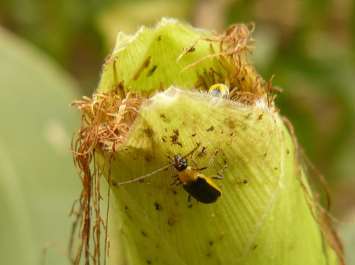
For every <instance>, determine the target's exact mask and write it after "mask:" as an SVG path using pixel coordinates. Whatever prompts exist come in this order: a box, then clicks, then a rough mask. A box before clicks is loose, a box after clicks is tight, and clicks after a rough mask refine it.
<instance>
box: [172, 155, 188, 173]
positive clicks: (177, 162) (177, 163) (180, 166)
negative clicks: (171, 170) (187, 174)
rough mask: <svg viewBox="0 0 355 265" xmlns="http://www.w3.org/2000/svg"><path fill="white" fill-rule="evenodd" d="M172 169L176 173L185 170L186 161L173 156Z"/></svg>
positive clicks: (180, 157) (178, 156)
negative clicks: (173, 168) (174, 169)
mask: <svg viewBox="0 0 355 265" xmlns="http://www.w3.org/2000/svg"><path fill="white" fill-rule="evenodd" d="M174 167H175V168H176V170H177V171H183V170H185V169H186V168H187V159H186V158H184V157H182V156H181V155H176V156H174Z"/></svg>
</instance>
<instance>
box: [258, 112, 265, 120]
mask: <svg viewBox="0 0 355 265" xmlns="http://www.w3.org/2000/svg"><path fill="white" fill-rule="evenodd" d="M263 116H264V113H260V114H259V116H258V121H260V120H262V118H263Z"/></svg>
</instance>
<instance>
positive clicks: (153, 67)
mask: <svg viewBox="0 0 355 265" xmlns="http://www.w3.org/2000/svg"><path fill="white" fill-rule="evenodd" d="M157 68H158V66H157V65H156V64H155V65H153V66H152V68H150V69H149V70H148V73H147V77H150V76H152V75H153V74H154V72H155V70H157Z"/></svg>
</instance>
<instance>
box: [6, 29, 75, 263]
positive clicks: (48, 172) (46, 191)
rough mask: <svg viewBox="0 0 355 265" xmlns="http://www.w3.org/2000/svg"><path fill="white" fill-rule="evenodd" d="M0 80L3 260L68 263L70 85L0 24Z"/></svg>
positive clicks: (72, 187) (72, 182)
mask: <svg viewBox="0 0 355 265" xmlns="http://www.w3.org/2000/svg"><path fill="white" fill-rule="evenodd" d="M0 87H1V97H0V113H1V115H0V117H1V124H0V209H1V220H0V234H1V237H0V257H1V263H2V264H27V265H31V264H40V262H45V263H42V264H54V265H55V264H58V265H59V264H67V263H68V260H67V257H66V254H67V244H68V240H69V234H70V228H71V220H70V219H69V217H68V214H69V211H70V207H71V205H72V203H73V201H74V199H76V196H77V191H78V190H79V187H80V186H79V178H78V177H77V175H76V172H75V170H74V168H73V166H72V161H71V155H70V150H69V146H70V138H71V134H72V132H73V130H74V128H75V124H76V123H77V119H76V118H75V115H74V112H73V111H71V110H70V108H69V104H70V102H71V101H72V100H73V98H74V97H75V96H74V93H73V91H74V90H75V89H76V86H75V84H74V83H73V81H72V80H70V78H68V77H67V76H66V75H65V74H63V73H61V71H60V69H58V68H57V67H55V66H54V65H53V64H52V63H51V62H49V61H48V59H47V58H45V57H44V56H43V55H41V54H39V53H38V51H36V50H35V49H33V47H31V46H28V45H27V44H24V43H23V42H22V41H19V40H18V39H17V38H15V37H14V36H12V35H10V34H9V33H7V32H5V31H4V30H2V29H1V28H0Z"/></svg>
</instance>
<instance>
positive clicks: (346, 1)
mask: <svg viewBox="0 0 355 265" xmlns="http://www.w3.org/2000/svg"><path fill="white" fill-rule="evenodd" d="M161 16H176V17H178V18H181V19H185V20H187V21H189V22H191V23H192V24H193V25H195V26H200V27H213V28H214V29H216V30H221V29H223V27H224V26H226V25H229V24H231V23H235V22H249V21H254V22H255V23H256V31H255V34H254V36H255V39H256V49H255V53H254V55H253V60H254V62H255V64H256V67H257V69H258V71H260V72H261V74H262V75H263V76H264V77H265V78H266V79H269V78H271V76H272V75H273V74H275V78H274V82H273V83H274V84H275V85H277V86H280V87H281V88H283V90H284V92H283V93H281V94H280V95H279V96H278V106H279V108H280V110H281V113H283V114H284V115H285V116H287V117H288V118H289V119H290V120H291V122H292V123H293V125H294V127H295V130H296V134H297V136H298V139H299V141H300V143H301V144H302V146H303V147H304V148H305V150H306V153H308V154H309V156H310V158H311V160H312V161H314V162H315V164H316V166H317V167H318V168H319V169H320V170H321V171H322V172H324V173H325V176H326V177H327V178H328V180H329V181H330V185H331V190H332V191H333V200H334V201H335V206H334V210H335V212H336V213H337V214H339V216H343V215H346V214H347V212H348V211H349V210H350V208H355V206H354V205H355V196H353V194H354V193H355V163H354V162H355V104H354V102H355V89H354V83H355V2H354V1H352V0H327V1H320V0H315V1H314V0H303V1H299V0H285V1H277V0H263V1H261V0H250V1H246V0H235V1H233V0H219V1H206V0H181V1H178V0H172V1H163V0H152V1H143V0H135V1H128V0H119V1H114V0H103V1H93V0H91V1H69V0H53V1H44V0H30V1H25V0H5V1H1V2H0V24H1V25H2V26H4V27H6V28H8V29H10V30H11V31H12V32H15V33H16V34H18V35H19V36H21V37H22V38H25V39H27V40H29V41H30V42H32V43H34V44H35V45H36V46H37V47H39V48H40V49H41V50H42V51H43V52H45V53H46V54H48V55H50V56H51V57H52V58H54V59H55V60H56V61H57V62H58V63H59V64H60V65H62V66H63V68H64V69H66V70H67V71H68V72H70V73H71V74H72V76H74V77H75V78H76V80H77V81H78V83H79V84H80V86H81V88H80V93H82V94H90V93H91V92H92V91H93V90H94V89H95V87H96V85H97V82H98V80H99V74H98V73H99V72H100V69H101V65H102V63H103V62H104V58H105V56H106V55H107V54H108V53H109V52H110V50H112V48H113V44H112V43H113V41H114V38H115V32H117V31H119V30H123V31H126V32H132V31H135V30H136V29H137V27H138V26H139V25H141V24H147V23H148V24H154V23H155V21H158V20H159V19H160V17H161ZM211 25H212V26H211ZM10 46H11V45H10ZM15 46H16V45H15ZM8 49H9V51H11V50H12V49H14V48H12V47H11V48H8ZM9 51H8V52H7V53H4V52H3V54H2V56H8V55H7V54H8V53H10V52H9ZM11 54H16V52H11ZM0 59H1V63H2V64H4V63H5V62H6V61H4V59H3V58H0ZM8 69H10V68H8ZM12 69H15V70H16V71H17V73H19V71H20V70H19V69H21V68H19V66H14V67H13V68H12ZM41 69H42V68H41ZM25 71H27V69H26V70H21V76H22V75H24V74H25ZM32 71H34V73H33V72H30V73H31V74H28V76H30V75H31V78H32V76H36V74H37V75H38V76H39V77H38V78H40V77H41V78H46V77H45V75H46V73H45V72H42V70H41V71H38V70H32ZM10 73H13V71H12V72H11V71H10ZM46 79H48V80H49V77H48V78H46ZM20 80H24V78H20ZM20 80H15V81H17V82H20ZM31 80H32V79H31ZM1 81H3V80H1ZM47 82H48V84H47V85H46V86H45V87H44V86H39V85H37V87H41V89H43V91H44V92H43V93H54V92H53V90H50V88H51V86H53V85H54V83H55V82H54V83H53V84H52V82H49V81H47ZM32 83H33V84H32ZM17 85H20V84H17ZM21 85H22V86H23V85H26V86H30V85H31V86H32V85H34V86H35V82H32V81H31V82H29V81H28V82H26V83H25V84H22V83H21ZM62 86H63V87H64V85H62ZM14 87H16V85H14ZM68 87H69V88H71V89H73V90H79V89H77V88H76V87H75V86H72V85H69V86H68ZM45 88H46V89H45ZM63 89H64V88H63ZM2 90H3V91H6V92H8V91H7V89H5V88H4V85H2ZM26 91H29V90H26ZM58 91H62V92H63V90H60V89H58ZM58 91H57V92H55V93H59V92H58ZM41 93H42V92H41ZM63 93H64V92H63ZM26 96H30V97H31V98H33V97H34V96H33V95H26ZM51 96H52V97H54V94H53V95H52V94H51ZM4 97H5V94H4V93H3V95H2V98H4ZM58 102H59V101H58ZM58 102H57V103H58ZM5 103H7V104H10V101H5ZM16 103H17V104H18V106H16V107H18V109H17V111H20V109H21V108H24V107H23V106H22V104H25V103H26V101H25V100H23V101H18V102H16ZM40 103H41V104H42V105H43V104H45V103H46V104H45V105H46V108H48V109H54V108H55V107H53V106H52V105H51V104H52V103H51V104H49V103H48V102H47V101H44V100H42V101H41V102H40ZM38 105H40V104H38ZM57 107H58V109H59V108H63V105H62V104H59V105H58V106H57ZM7 108H10V109H11V108H14V106H13V105H11V106H10V105H7ZM54 114H56V115H59V113H58V112H55V113H53V115H54ZM11 115H20V114H19V112H16V113H15V112H14V113H13V114H11ZM42 115H43V113H42ZM48 115H52V114H51V113H49V112H48ZM40 117H42V116H41V115H39V116H38V117H37V119H40ZM32 119H33V122H35V121H36V120H35V119H34V117H33V118H32ZM29 120H30V119H29ZM14 128H15V127H14ZM16 130H17V131H19V129H18V128H17V129H16ZM7 136H12V137H14V136H15V134H14V135H11V134H10V133H9V135H7ZM0 140H1V141H2V142H1V146H3V145H4V143H3V141H4V140H3V139H0ZM6 140H7V139H6ZM5 144H8V143H7V141H5ZM38 144H40V143H38ZM34 146H35V145H33V146H32V148H34ZM3 148H4V147H2V150H4V149H3ZM8 150H10V151H9V152H11V148H10V147H6V152H5V153H4V151H2V152H1V156H4V155H5V156H7V152H8ZM18 159H22V158H20V157H19V158H18ZM11 161H12V160H11ZM3 163H5V162H3ZM11 163H12V167H13V168H14V169H15V171H16V172H17V170H19V169H18V168H17V164H14V163H15V162H13V161H12V162H8V163H5V164H4V165H10V164H11ZM15 165H16V166H15ZM6 170H8V169H6ZM24 172H25V171H24ZM16 174H17V173H16ZM43 198H44V196H43ZM25 201H26V199H25ZM17 203H20V204H19V205H21V201H18V202H17ZM16 214H19V216H20V215H21V214H25V213H23V212H21V211H19V212H17V213H16Z"/></svg>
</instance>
